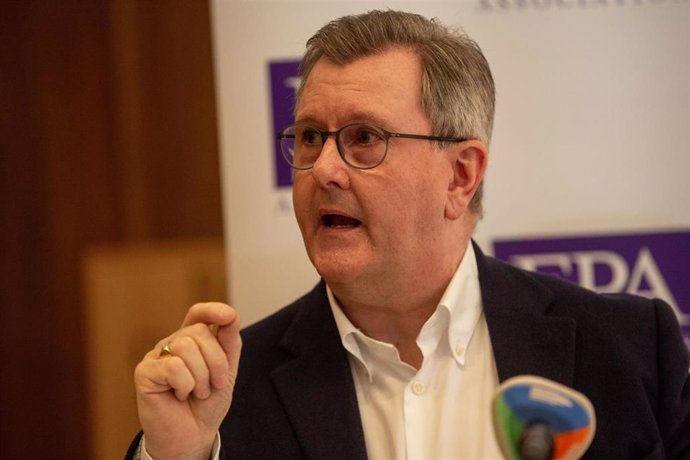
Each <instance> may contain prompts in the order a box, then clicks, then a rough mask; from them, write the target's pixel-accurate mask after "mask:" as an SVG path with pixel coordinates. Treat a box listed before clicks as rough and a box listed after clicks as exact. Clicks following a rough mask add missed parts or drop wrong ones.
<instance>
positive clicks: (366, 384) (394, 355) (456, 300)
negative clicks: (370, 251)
mask: <svg viewBox="0 0 690 460" xmlns="http://www.w3.org/2000/svg"><path fill="white" fill-rule="evenodd" d="M328 299H329V301H330V304H331V308H332V310H333V315H334V316H335V320H336V323H337V325H338V331H339V332H340V336H341V339H342V342H343V346H344V347H345V349H346V350H347V351H348V356H349V360H350V367H351V369H352V374H353V377H354V381H355V389H356V392H357V401H358V404H359V411H360V414H361V418H362V427H363V429H364V439H365V442H366V448H367V454H368V456H369V458H370V459H373V460H378V459H473V460H474V459H503V456H502V455H501V452H500V449H499V447H498V445H497V443H496V440H495V437H494V434H493V426H492V422H491V398H492V396H493V394H494V392H495V390H496V388H497V387H498V374H497V372H496V363H495V360H494V356H493V350H492V348H491V341H490V339H489V331H488V327H487V324H486V320H485V318H484V314H483V309H482V299H481V292H480V288H479V278H478V274H477V261H476V258H475V254H474V249H473V247H472V244H469V245H468V247H467V250H466V252H465V256H464V257H463V260H462V262H461V263H460V265H459V266H458V268H457V270H456V272H455V275H454V276H453V278H452V280H451V282H450V284H449V285H448V287H447V288H446V291H445V293H444V294H443V297H442V298H441V302H440V303H439V305H438V307H437V309H436V311H435V312H434V314H433V315H432V316H431V317H430V318H429V320H428V321H427V322H426V323H425V324H424V326H423V327H422V330H421V331H420V333H419V336H418V338H417V345H418V346H419V348H420V350H421V351H422V354H423V356H424V360H423V363H422V366H421V368H420V369H419V370H417V369H415V368H414V367H412V366H410V365H409V364H406V363H404V362H403V361H401V360H400V357H399V354H398V351H397V349H396V348H395V347H394V346H393V345H391V344H389V343H384V342H380V341H378V340H374V339H372V338H370V337H367V336H366V335H364V333H362V332H361V331H360V330H358V329H357V328H355V327H354V325H353V324H352V323H351V322H350V320H349V319H348V318H347V316H345V314H344V313H343V311H342V310H341V308H340V306H339V305H338V302H337V300H336V298H335V297H334V295H333V293H332V292H331V291H330V289H328Z"/></svg>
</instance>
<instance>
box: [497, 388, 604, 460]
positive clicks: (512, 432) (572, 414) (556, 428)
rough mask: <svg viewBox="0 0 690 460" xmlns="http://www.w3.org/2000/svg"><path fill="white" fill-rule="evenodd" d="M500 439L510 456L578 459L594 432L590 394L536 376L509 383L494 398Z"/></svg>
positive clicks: (513, 459) (534, 459)
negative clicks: (588, 396) (587, 395)
mask: <svg viewBox="0 0 690 460" xmlns="http://www.w3.org/2000/svg"><path fill="white" fill-rule="evenodd" d="M492 419H493V424H494V432H495V434H496V440H497V441H498V445H499V447H500V448H501V451H502V452H503V455H504V456H505V458H506V459H508V460H574V459H578V458H580V457H581V456H582V455H583V454H584V453H585V451H586V450H587V448H588V447H589V445H590V444H591V442H592V438H593V437H594V432H595V429H596V419H595V416H594V407H592V403H591V402H590V401H589V399H587V397H586V396H585V395H583V394H582V393H579V392H577V391H575V390H573V389H572V388H568V387H567V386H565V385H561V384H559V383H556V382H554V381H551V380H547V379H545V378H543V377H538V376H535V375H521V376H517V377H513V378H510V379H508V380H506V381H505V382H503V384H501V386H500V387H498V390H496V394H495V395H494V398H493V402H492Z"/></svg>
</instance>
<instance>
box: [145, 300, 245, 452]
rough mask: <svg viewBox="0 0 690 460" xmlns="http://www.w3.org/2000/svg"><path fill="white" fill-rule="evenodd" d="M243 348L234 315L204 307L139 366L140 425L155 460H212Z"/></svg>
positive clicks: (189, 315)
mask: <svg viewBox="0 0 690 460" xmlns="http://www.w3.org/2000/svg"><path fill="white" fill-rule="evenodd" d="M241 348H242V341H241V339H240V334H239V318H238V316H237V313H236V312H235V310H234V309H233V308H232V307H229V306H228V305H225V304H222V303H200V304H196V305H194V306H193V307H191V308H190V309H189V311H188V312H187V316H186V317H185V319H184V322H183V323H182V327H181V328H180V330H178V331H177V332H175V333H173V334H172V335H170V336H169V337H166V338H165V339H163V340H161V341H160V342H158V344H157V345H156V346H155V347H154V349H153V350H151V351H150V352H148V353H147V354H146V356H145V357H144V359H143V360H142V361H141V362H140V363H139V364H138V365H137V367H136V370H135V372H134V383H135V386H136V392H137V408H138V412H139V421H140V422H141V426H142V429H143V430H144V435H145V437H146V450H147V451H148V453H149V454H150V455H151V456H152V457H153V458H154V459H155V460H163V459H178V458H179V459H182V458H184V459H194V458H199V459H204V460H206V459H208V458H209V456H210V453H211V447H212V445H213V441H214V439H215V436H216V432H217V431H218V427H219V426H220V423H221V422H222V420H223V417H225V414H226V413H227V411H228V409H229V408H230V404H231V401H232V391H233V388H234V385H235V379H236V377H237V366H238V364H239V359H240V351H241Z"/></svg>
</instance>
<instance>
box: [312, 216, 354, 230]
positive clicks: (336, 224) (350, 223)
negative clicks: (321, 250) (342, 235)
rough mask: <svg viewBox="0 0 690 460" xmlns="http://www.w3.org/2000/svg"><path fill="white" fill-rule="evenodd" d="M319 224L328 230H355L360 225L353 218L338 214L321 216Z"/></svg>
mask: <svg viewBox="0 0 690 460" xmlns="http://www.w3.org/2000/svg"><path fill="white" fill-rule="evenodd" d="M321 223H322V224H323V225H324V226H326V227H328V228H355V227H359V226H360V225H361V224H362V222H360V221H359V220H357V219H355V218H353V217H348V216H343V215H340V214H325V215H323V216H321Z"/></svg>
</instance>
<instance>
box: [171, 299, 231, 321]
mask: <svg viewBox="0 0 690 460" xmlns="http://www.w3.org/2000/svg"><path fill="white" fill-rule="evenodd" d="M236 316H237V312H236V311H235V309H234V308H232V307H231V306H230V305H227V304H224V303H221V302H205V303H197V304H195V305H192V307H191V308H190V309H189V311H187V315H186V316H185V317H184V321H182V327H186V326H191V325H192V324H196V323H204V324H208V325H214V324H217V325H218V326H225V325H227V324H230V323H231V322H233V320H234V319H235V317H236Z"/></svg>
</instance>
